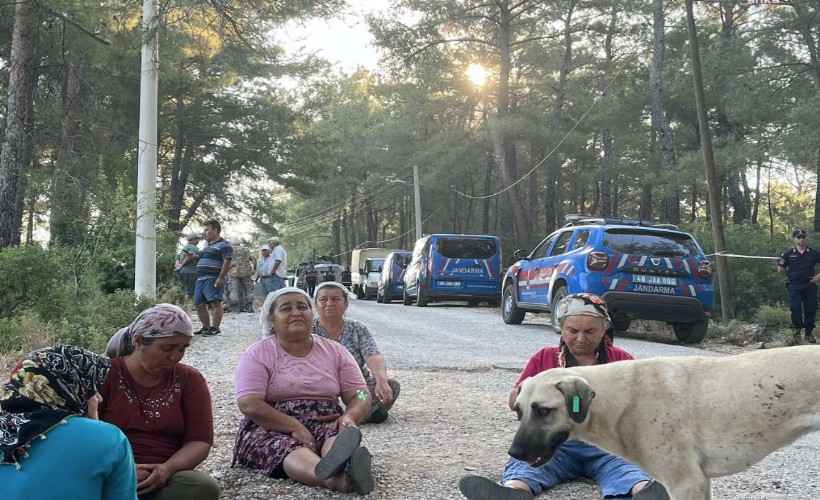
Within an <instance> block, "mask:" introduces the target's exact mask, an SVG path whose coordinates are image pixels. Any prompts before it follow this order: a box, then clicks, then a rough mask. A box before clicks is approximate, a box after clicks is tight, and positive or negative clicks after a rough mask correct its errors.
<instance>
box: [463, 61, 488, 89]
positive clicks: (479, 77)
mask: <svg viewBox="0 0 820 500" xmlns="http://www.w3.org/2000/svg"><path fill="white" fill-rule="evenodd" d="M464 73H465V74H466V75H467V79H468V80H470V82H472V84H473V85H475V86H477V87H481V86H482V85H484V84H485V83H487V78H489V77H490V72H489V71H487V70H486V69H485V68H484V66H482V65H480V64H471V65H469V66H467V70H466V71H465V72H464Z"/></svg>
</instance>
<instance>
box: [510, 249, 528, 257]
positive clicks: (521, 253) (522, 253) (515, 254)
mask: <svg viewBox="0 0 820 500" xmlns="http://www.w3.org/2000/svg"><path fill="white" fill-rule="evenodd" d="M513 257H515V259H516V260H521V259H526V258H527V251H526V250H520V249H519V250H516V251H515V252H513Z"/></svg>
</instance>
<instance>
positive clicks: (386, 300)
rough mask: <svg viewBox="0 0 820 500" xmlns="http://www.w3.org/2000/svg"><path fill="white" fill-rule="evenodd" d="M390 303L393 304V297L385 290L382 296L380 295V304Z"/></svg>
mask: <svg viewBox="0 0 820 500" xmlns="http://www.w3.org/2000/svg"><path fill="white" fill-rule="evenodd" d="M391 302H393V295H392V294H391V293H390V292H388V291H387V290H385V291H384V294H383V295H382V304H389V303H391Z"/></svg>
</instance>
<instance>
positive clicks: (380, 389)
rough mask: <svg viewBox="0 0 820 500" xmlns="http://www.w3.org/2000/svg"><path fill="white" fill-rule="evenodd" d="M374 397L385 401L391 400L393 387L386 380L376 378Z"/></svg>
mask: <svg viewBox="0 0 820 500" xmlns="http://www.w3.org/2000/svg"><path fill="white" fill-rule="evenodd" d="M376 397H377V398H379V399H381V400H382V401H383V402H385V403H389V402H391V401H393V389H392V388H391V387H390V384H388V383H387V380H381V381H380V380H376Z"/></svg>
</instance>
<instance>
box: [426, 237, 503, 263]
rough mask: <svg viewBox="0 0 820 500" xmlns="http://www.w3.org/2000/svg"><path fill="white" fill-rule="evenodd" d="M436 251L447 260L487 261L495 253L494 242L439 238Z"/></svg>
mask: <svg viewBox="0 0 820 500" xmlns="http://www.w3.org/2000/svg"><path fill="white" fill-rule="evenodd" d="M436 251H437V252H438V253H440V254H441V255H442V256H443V257H446V258H448V259H489V258H490V257H492V256H493V255H495V254H496V253H497V249H496V245H495V240H485V239H479V238H439V239H438V240H437V242H436Z"/></svg>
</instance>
